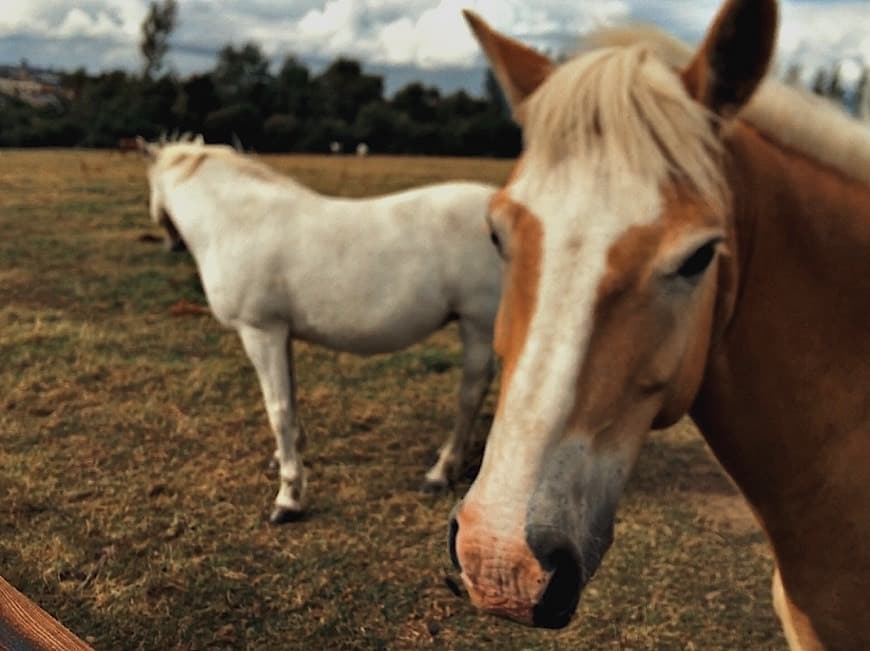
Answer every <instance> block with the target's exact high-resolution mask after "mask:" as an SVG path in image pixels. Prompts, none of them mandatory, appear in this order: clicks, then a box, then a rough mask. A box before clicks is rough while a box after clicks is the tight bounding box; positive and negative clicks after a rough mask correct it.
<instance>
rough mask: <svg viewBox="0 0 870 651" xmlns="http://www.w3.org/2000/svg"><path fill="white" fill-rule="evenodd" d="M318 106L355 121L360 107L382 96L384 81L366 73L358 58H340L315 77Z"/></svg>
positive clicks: (347, 120)
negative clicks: (356, 59)
mask: <svg viewBox="0 0 870 651" xmlns="http://www.w3.org/2000/svg"><path fill="white" fill-rule="evenodd" d="M314 86H315V92H316V93H317V95H318V98H317V100H318V103H319V105H320V106H319V108H320V109H322V110H324V111H326V112H327V113H328V114H329V115H331V116H333V117H336V118H339V119H341V120H343V121H344V122H346V123H347V124H353V122H354V120H355V119H356V114H357V112H358V111H359V110H360V108H361V107H363V106H366V105H367V104H370V103H371V102H377V101H381V100H382V99H383V92H384V82H383V79H381V78H380V77H378V76H377V75H367V74H364V73H363V71H362V67H361V66H360V64H359V62H358V61H354V60H353V59H345V58H338V59H336V60H335V61H334V62H333V63H332V64H330V65H329V67H327V68H326V70H324V71H323V72H322V73H321V74H320V75H318V76H317V77H316V78H315V79H314ZM317 108H318V107H315V109H317Z"/></svg>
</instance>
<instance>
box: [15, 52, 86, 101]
mask: <svg viewBox="0 0 870 651" xmlns="http://www.w3.org/2000/svg"><path fill="white" fill-rule="evenodd" d="M0 94H2V95H8V96H9V97H14V98H16V99H19V100H21V101H22V102H26V103H27V104H30V105H31V106H37V107H41V106H50V105H56V104H60V103H61V102H62V101H63V100H72V99H73V94H72V92H71V91H69V90H66V89H64V88H62V87H61V85H60V75H59V74H57V73H56V72H52V71H51V70H41V69H39V68H31V67H30V66H28V65H27V62H26V61H22V62H21V63H20V64H19V65H17V66H2V65H0Z"/></svg>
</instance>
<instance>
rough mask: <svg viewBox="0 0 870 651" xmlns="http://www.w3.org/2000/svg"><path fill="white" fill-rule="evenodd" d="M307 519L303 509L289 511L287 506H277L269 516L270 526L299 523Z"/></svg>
mask: <svg viewBox="0 0 870 651" xmlns="http://www.w3.org/2000/svg"><path fill="white" fill-rule="evenodd" d="M304 517H305V511H303V510H301V509H289V508H287V507H285V506H276V507H275V508H274V509H272V513H271V515H269V524H275V525H277V524H287V523H288V522H299V521H300V520H301V519H302V518H304Z"/></svg>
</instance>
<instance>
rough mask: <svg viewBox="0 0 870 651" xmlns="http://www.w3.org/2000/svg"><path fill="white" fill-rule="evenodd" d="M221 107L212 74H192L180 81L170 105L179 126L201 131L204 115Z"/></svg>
mask: <svg viewBox="0 0 870 651" xmlns="http://www.w3.org/2000/svg"><path fill="white" fill-rule="evenodd" d="M220 107H221V101H220V98H219V97H218V94H217V90H216V89H215V85H214V81H212V76H211V75H209V74H206V75H193V76H192V77H189V78H188V79H187V80H185V81H184V82H182V84H181V87H180V88H179V89H178V94H177V95H176V98H175V103H174V104H173V106H172V112H173V114H174V116H175V119H176V120H177V121H178V123H179V126H180V127H181V128H182V129H183V130H185V131H196V132H198V131H201V130H202V126H203V123H204V122H205V116H206V115H208V114H209V113H211V112H213V111H217V110H218V109H219V108H220Z"/></svg>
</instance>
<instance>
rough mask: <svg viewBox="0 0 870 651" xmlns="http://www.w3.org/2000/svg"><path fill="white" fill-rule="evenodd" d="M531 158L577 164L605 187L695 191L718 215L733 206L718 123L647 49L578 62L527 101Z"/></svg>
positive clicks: (596, 53) (617, 50) (601, 52)
mask: <svg viewBox="0 0 870 651" xmlns="http://www.w3.org/2000/svg"><path fill="white" fill-rule="evenodd" d="M523 126H524V129H525V132H526V151H525V155H526V158H527V159H529V161H530V162H531V164H535V163H536V162H540V164H542V165H544V166H552V165H554V164H555V163H556V162H558V161H560V160H564V159H572V160H576V161H579V163H580V164H581V165H582V166H583V167H584V168H585V169H586V170H589V171H590V172H591V173H592V174H594V175H595V176H596V178H597V179H598V181H599V183H600V184H602V185H603V186H604V190H605V191H607V187H606V186H607V185H608V184H612V183H619V182H620V178H621V177H622V176H624V175H625V174H626V173H629V174H631V175H632V176H635V177H642V178H643V179H645V180H647V181H649V182H651V183H653V184H657V185H665V184H666V183H668V182H670V181H673V182H677V183H681V184H684V185H687V186H688V187H690V188H691V189H692V190H693V191H694V193H695V194H697V195H698V196H699V197H701V198H702V199H703V200H704V201H705V202H706V203H707V204H709V205H710V206H711V208H713V209H714V210H716V211H717V212H722V211H724V210H725V209H726V208H727V206H728V203H729V191H728V186H727V183H726V180H725V177H724V173H723V167H722V162H723V146H722V142H721V139H720V137H719V135H718V133H717V130H716V125H715V118H714V117H713V116H712V115H711V114H710V113H709V112H708V111H707V110H706V109H704V108H703V107H702V106H700V105H699V104H698V103H696V102H694V101H693V100H692V99H691V97H690V96H689V95H688V93H687V92H686V90H685V88H684V87H683V85H682V82H681V80H680V79H679V77H678V76H677V75H676V74H675V72H674V70H673V69H672V68H671V67H670V66H669V65H668V63H666V62H665V61H664V60H662V59H661V58H660V57H659V56H657V54H656V52H655V50H654V49H653V48H652V47H649V46H648V45H646V44H645V43H635V44H631V45H628V46H624V47H607V48H600V49H597V50H593V51H591V52H587V53H585V54H581V55H580V56H578V57H577V58H576V59H573V60H571V61H568V62H567V63H565V64H564V65H562V66H560V67H559V68H557V69H556V70H555V71H554V73H553V74H552V75H551V76H550V78H549V79H548V80H547V81H546V82H545V83H544V84H543V85H542V86H541V87H540V88H539V89H538V91H537V92H536V93H535V94H534V95H533V96H532V97H531V98H530V99H529V101H528V106H527V107H526V119H525V121H524V124H523Z"/></svg>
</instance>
